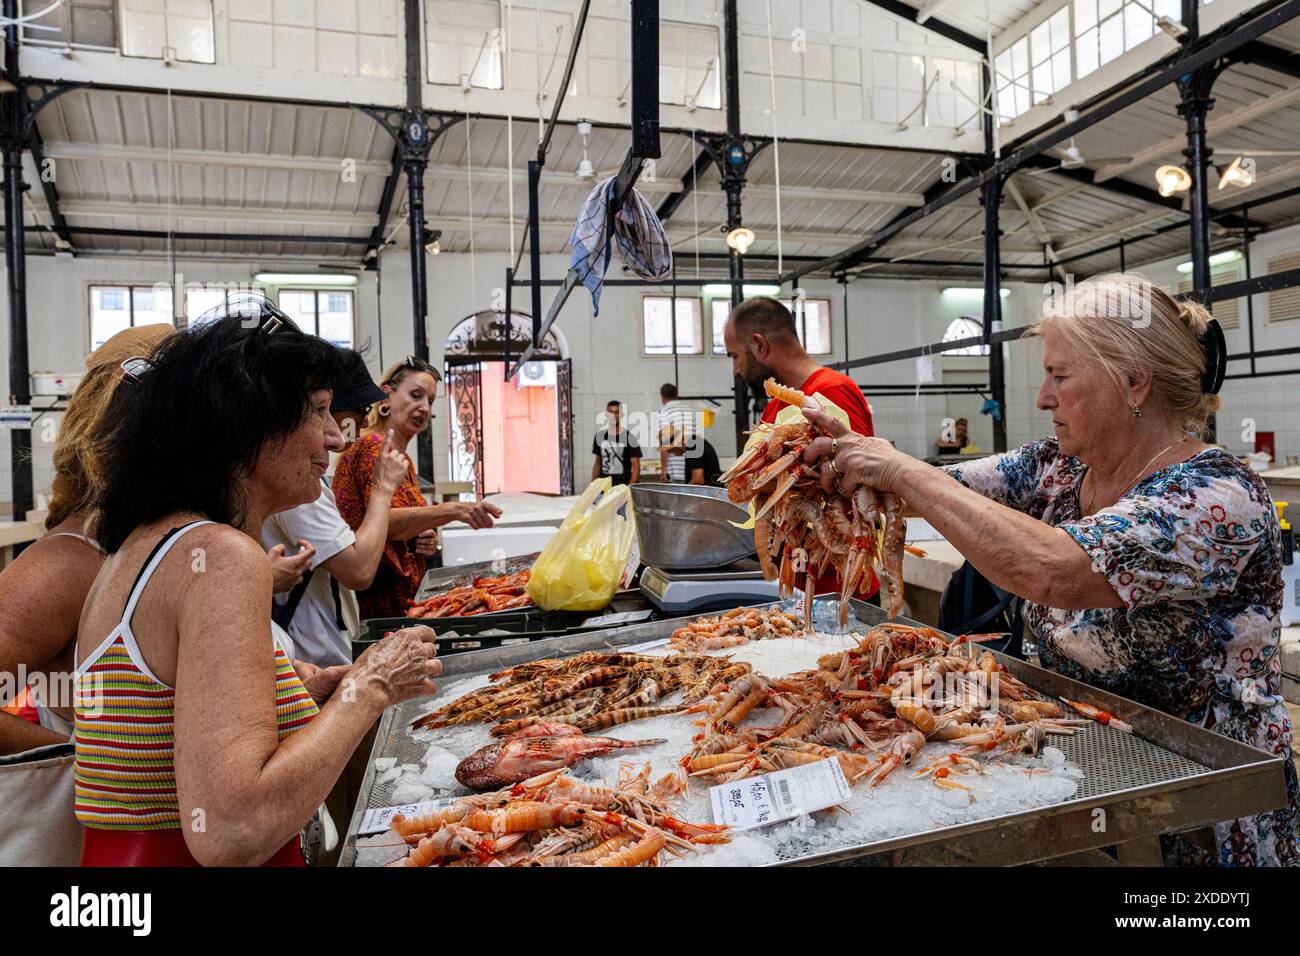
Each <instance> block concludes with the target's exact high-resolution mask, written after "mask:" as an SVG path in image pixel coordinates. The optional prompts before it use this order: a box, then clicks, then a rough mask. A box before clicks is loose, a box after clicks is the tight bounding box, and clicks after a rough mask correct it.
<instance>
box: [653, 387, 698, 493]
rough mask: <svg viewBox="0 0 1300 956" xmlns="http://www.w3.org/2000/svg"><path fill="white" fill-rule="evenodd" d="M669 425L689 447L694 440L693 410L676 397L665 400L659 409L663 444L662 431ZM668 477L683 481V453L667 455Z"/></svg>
mask: <svg viewBox="0 0 1300 956" xmlns="http://www.w3.org/2000/svg"><path fill="white" fill-rule="evenodd" d="M669 427H671V428H672V430H673V434H675V435H681V436H683V438H684V444H685V445H686V446H687V447H688V448H689V446H690V445H692V444H693V443H694V441H695V412H694V411H693V410H692V409H691V406H689V405H687V404H686V403H685V402H683V401H680V400H678V399H673V400H672V401H671V402H665V403H664V405H663V407H662V408H660V409H659V429H660V433H661V438H660V444H661V445H662V444H663V438H662V433H663V432H664V430H665V429H667V428H669ZM668 478H669V480H671V481H676V482H679V483H685V481H686V456H685V455H669V456H668Z"/></svg>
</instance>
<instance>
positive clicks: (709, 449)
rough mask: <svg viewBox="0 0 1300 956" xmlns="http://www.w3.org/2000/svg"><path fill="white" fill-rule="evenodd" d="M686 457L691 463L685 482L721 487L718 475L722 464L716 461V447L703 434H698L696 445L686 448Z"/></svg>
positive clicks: (720, 472)
mask: <svg viewBox="0 0 1300 956" xmlns="http://www.w3.org/2000/svg"><path fill="white" fill-rule="evenodd" d="M686 457H687V459H688V460H689V461H690V465H691V467H690V475H691V477H690V480H689V481H688V482H687V484H691V485H708V486H710V487H712V488H721V487H722V482H720V481H718V476H719V475H720V474H722V465H721V464H720V463H719V462H718V452H717V449H715V448H714V447H713V444H712V443H711V442H710V441H709V440H708V439H707V438H705V437H704V436H703V435H700V436H698V438H697V445H696V446H695V447H692V448H688V449H686Z"/></svg>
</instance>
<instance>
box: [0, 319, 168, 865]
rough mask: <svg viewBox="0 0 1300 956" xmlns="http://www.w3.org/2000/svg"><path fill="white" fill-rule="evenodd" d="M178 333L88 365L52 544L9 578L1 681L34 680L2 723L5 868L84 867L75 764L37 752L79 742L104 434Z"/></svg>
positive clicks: (115, 347)
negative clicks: (137, 372) (143, 363)
mask: <svg viewBox="0 0 1300 956" xmlns="http://www.w3.org/2000/svg"><path fill="white" fill-rule="evenodd" d="M174 333H175V329H173V328H172V327H171V326H170V325H144V326H137V327H133V328H129V329H125V330H123V331H121V332H119V333H117V334H116V335H114V336H113V337H112V338H110V339H109V340H108V341H107V342H105V343H104V344H103V345H101V346H100V347H99V348H97V349H96V350H95V351H93V352H91V353H90V355H89V356H88V357H87V358H86V374H85V376H84V377H83V378H82V380H81V383H80V384H79V385H78V386H77V390H76V391H75V392H74V393H73V395H72V398H71V399H70V400H69V401H68V407H67V410H66V411H65V412H64V413H63V420H62V421H61V422H60V423H59V431H58V439H57V441H56V442H55V445H54V455H53V465H54V481H53V486H52V488H51V489H50V502H49V506H48V509H47V512H46V516H45V535H44V536H43V537H41V538H39V539H37V540H36V541H35V542H33V543H32V544H31V545H29V546H28V547H27V548H25V549H24V550H23V552H22V553H21V554H20V555H18V557H16V558H14V560H13V561H11V562H10V563H9V565H8V566H7V567H5V569H4V571H3V573H0V672H3V673H5V674H9V675H14V676H15V677H17V676H18V675H22V674H24V673H25V674H26V677H27V683H26V685H25V686H23V687H20V688H18V692H17V695H16V696H15V697H14V698H13V699H12V700H9V701H6V702H4V708H3V711H0V754H4V755H13V756H14V759H13V760H12V761H11V762H9V763H7V764H6V765H5V766H4V767H3V769H0V865H5V866H76V864H77V860H78V859H79V858H80V855H81V827H80V825H79V824H78V823H77V819H76V816H75V815H74V813H73V806H72V800H73V787H72V758H71V755H70V754H57V755H56V754H55V753H54V752H52V751H48V750H45V749H41V750H40V751H39V753H38V752H36V751H37V750H38V748H48V747H50V746H51V745H55V744H67V742H68V739H69V738H70V737H71V736H72V720H73V716H74V715H73V710H72V703H73V702H72V700H71V699H69V698H70V696H71V689H72V681H71V675H72V671H73V668H74V663H73V648H74V646H75V644H76V639H77V623H78V621H79V620H80V619H81V612H82V608H83V606H84V604H85V601H86V595H87V593H89V591H90V587H91V584H92V583H93V582H94V580H95V576H96V575H97V574H99V570H100V568H101V567H102V566H103V564H104V553H103V551H102V550H101V549H100V547H99V544H98V543H97V542H96V541H95V539H94V538H93V537H92V536H91V532H90V529H89V528H88V527H87V522H88V519H89V514H90V504H91V497H92V493H93V485H94V482H95V480H96V478H97V475H98V471H99V454H100V446H101V443H102V441H103V432H104V429H105V426H106V423H107V422H109V421H111V417H112V416H111V409H112V407H113V404H114V401H115V399H116V398H117V395H118V393H119V391H120V390H121V389H122V388H123V387H125V385H124V383H129V381H130V378H129V376H128V375H127V373H126V372H125V371H124V370H123V368H122V365H123V363H124V362H128V361H129V360H131V359H135V358H147V357H148V356H149V355H151V354H152V353H153V350H154V348H155V347H156V346H157V345H158V343H159V342H161V341H163V340H164V339H165V338H166V337H167V336H169V335H172V334H174ZM18 755H24V756H18ZM25 755H30V757H28V756H25Z"/></svg>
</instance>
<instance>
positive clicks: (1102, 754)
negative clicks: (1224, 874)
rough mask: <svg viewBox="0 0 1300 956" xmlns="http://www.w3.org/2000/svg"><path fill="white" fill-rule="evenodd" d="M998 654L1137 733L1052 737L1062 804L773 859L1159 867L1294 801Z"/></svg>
mask: <svg viewBox="0 0 1300 956" xmlns="http://www.w3.org/2000/svg"><path fill="white" fill-rule="evenodd" d="M763 606H767V605H763ZM836 608H837V602H836V601H835V600H833V599H822V598H818V599H817V601H816V603H815V605H814V614H815V618H816V620H815V623H816V624H817V625H818V629H819V630H825V631H834V630H835V629H836V628H835V624H834V622H835V619H836ZM852 614H853V616H854V618H855V619H856V622H857V624H856V626H854V627H853V630H865V628H867V627H870V626H871V625H874V624H878V623H880V622H882V621H884V620H885V615H884V612H883V611H882V610H881V609H880V608H877V607H874V606H872V605H869V604H864V603H861V602H859V601H853V602H852ZM680 620H681V619H678V620H662V621H653V622H650V623H648V624H637V625H631V626H627V627H620V628H613V629H610V630H606V631H592V632H588V633H585V634H577V635H568V636H565V637H559V638H552V639H550V640H544V641H536V642H533V643H529V644H525V645H517V646H512V647H503V648H499V649H493V650H482V651H471V652H468V653H464V654H457V655H456V656H454V657H449V658H448V659H447V661H446V663H445V665H444V670H443V676H442V678H441V680H443V681H444V682H447V681H449V680H450V679H458V678H464V677H472V676H476V675H480V674H487V673H491V672H493V671H497V670H502V669H504V668H507V667H512V666H514V665H516V664H520V663H524V662H526V661H532V660H539V659H542V658H546V657H567V656H570V655H572V654H577V653H580V652H582V651H587V650H596V649H603V648H607V647H622V646H627V645H632V644H642V643H646V642H650V641H654V640H658V639H661V638H665V637H667V636H668V635H669V634H671V633H672V631H673V630H674V629H675V628H676V627H678V626H680ZM904 623H914V622H908V621H905V620H904ZM993 653H994V654H995V655H996V656H997V657H998V659H999V660H1000V661H1001V663H1003V664H1005V665H1006V666H1007V669H1008V671H1009V672H1010V673H1011V674H1012V675H1013V676H1015V677H1017V678H1019V679H1020V680H1022V681H1024V682H1025V683H1027V684H1028V685H1029V686H1030V687H1033V688H1034V689H1036V690H1038V691H1039V692H1041V693H1043V694H1045V695H1047V696H1049V697H1052V698H1058V697H1062V696H1064V697H1069V698H1070V699H1072V700H1081V701H1085V702H1087V703H1090V704H1092V705H1094V706H1096V707H1100V708H1102V709H1103V710H1107V711H1110V712H1111V713H1112V714H1114V715H1115V716H1116V717H1119V718H1121V719H1122V720H1124V721H1126V722H1128V723H1129V724H1131V725H1132V726H1133V729H1134V732H1133V733H1132V734H1126V733H1122V732H1120V731H1117V730H1114V729H1112V728H1110V727H1107V726H1103V725H1101V724H1092V725H1089V726H1087V727H1084V728H1081V730H1080V732H1079V733H1077V734H1075V735H1074V736H1071V737H1063V738H1054V739H1053V745H1054V746H1056V747H1059V748H1060V749H1061V750H1062V751H1063V752H1064V753H1065V756H1066V759H1067V760H1070V761H1072V762H1074V763H1075V764H1077V765H1078V766H1079V767H1080V769H1082V770H1083V772H1084V777H1083V779H1082V780H1081V781H1080V782H1079V789H1078V791H1077V792H1076V793H1075V795H1074V797H1073V798H1071V799H1070V800H1067V801H1064V802H1062V803H1058V804H1052V805H1049V806H1045V807H1038V808H1035V809H1032V810H1026V811H1022V812H1018V813H1011V814H1005V815H1002V816H994V817H989V818H987V819H983V820H977V821H974V822H970V823H963V824H960V825H957V826H950V827H942V828H938V829H933V830H929V831H924V832H920V833H914V834H910V835H907V836H902V837H897V838H893V839H888V840H881V841H878V842H874V843H865V844H858V845H845V846H841V847H836V848H833V849H830V850H821V851H818V852H811V851H809V849H807V848H801V847H800V846H799V845H798V844H797V842H795V841H794V840H787V841H786V842H785V843H783V844H782V845H781V846H780V847H779V848H778V855H779V856H780V857H781V858H782V862H781V863H780V864H776V865H783V866H790V865H798V866H814V865H821V864H831V863H843V862H849V861H852V863H854V864H855V865H868V866H880V865H911V866H918V865H919V866H959V865H983V866H1004V865H1017V864H1025V863H1034V862H1038V861H1040V860H1046V859H1051V858H1053V857H1058V856H1064V855H1067V854H1072V853H1080V852H1083V851H1088V850H1095V849H1097V848H1100V847H1107V846H1117V847H1119V856H1120V860H1121V862H1140V863H1154V864H1158V863H1159V855H1158V853H1159V847H1158V843H1157V841H1156V838H1157V837H1158V836H1159V835H1161V834H1167V833H1176V832H1182V831H1188V830H1195V829H1199V828H1201V827H1205V826H1209V825H1211V824H1213V823H1215V822H1218V821H1221V820H1228V819H1232V818H1235V817H1243V816H1251V815H1253V814H1257V813H1263V812H1265V811H1267V810H1274V809H1277V808H1279V807H1282V806H1284V805H1285V804H1286V800H1287V797H1286V787H1285V783H1284V779H1283V770H1282V758H1280V757H1276V756H1273V755H1271V754H1268V753H1266V752H1264V751H1262V750H1257V749H1256V748H1254V747H1251V746H1248V745H1246V744H1244V743H1240V742H1238V741H1235V740H1231V739H1229V738H1227V737H1223V736H1221V735H1219V734H1216V733H1213V732H1211V731H1208V730H1204V729H1202V728H1200V727H1196V726H1194V725H1192V724H1189V723H1187V722H1186V721H1183V720H1179V719H1178V718H1176V717H1172V716H1170V715H1168V714H1164V713H1161V712H1160V711H1157V710H1153V709H1152V708H1150V707H1145V706H1143V705H1142V704H1138V703H1135V702H1134V701H1131V700H1127V699H1125V698H1123V697H1118V696H1116V695H1114V694H1109V693H1107V692H1105V691H1102V690H1098V689H1097V688H1095V687H1091V686H1089V685H1087V684H1082V683H1079V682H1078V681H1074V680H1071V679H1070V678H1068V677H1063V676H1061V675H1060V674H1056V673H1053V672H1051V671H1047V670H1044V669H1042V668H1040V667H1037V666H1035V665H1033V664H1029V663H1027V662H1025V661H1020V660H1017V659H1015V658H1011V657H1007V656H1006V655H1003V654H997V652H993ZM429 708H430V700H429V699H427V698H423V699H417V700H412V701H407V702H406V703H404V704H401V705H399V706H397V707H392V708H389V710H388V711H387V712H386V713H385V714H384V716H383V718H382V719H381V721H380V724H379V729H378V734H377V736H376V740H375V747H374V750H373V752H372V754H371V761H370V766H369V767H368V768H367V770H366V775H365V778H364V780H363V782H362V788H361V799H360V801H359V803H358V806H357V809H356V812H355V814H354V815H353V818H352V821H351V823H350V825H349V828H348V836H347V840H346V843H345V845H344V849H343V853H342V856H341V857H340V861H339V865H340V866H351V865H353V864H354V861H355V858H356V849H355V846H356V839H357V836H356V833H357V829H358V827H359V826H360V823H361V819H362V817H363V816H364V814H365V812H366V811H367V810H369V809H371V808H374V807H385V806H391V805H392V804H393V800H392V792H391V791H392V785H391V784H383V785H378V784H376V776H377V775H376V773H375V759H377V758H379V757H396V758H397V762H398V763H418V762H420V760H421V759H422V757H423V755H424V753H425V751H426V750H427V748H428V744H427V742H419V741H416V740H414V739H413V738H412V737H411V735H410V732H409V731H410V726H411V722H412V721H413V720H415V719H416V718H417V717H419V716H420V715H421V714H424V713H427V712H428V710H429ZM1098 811H1101V812H1098Z"/></svg>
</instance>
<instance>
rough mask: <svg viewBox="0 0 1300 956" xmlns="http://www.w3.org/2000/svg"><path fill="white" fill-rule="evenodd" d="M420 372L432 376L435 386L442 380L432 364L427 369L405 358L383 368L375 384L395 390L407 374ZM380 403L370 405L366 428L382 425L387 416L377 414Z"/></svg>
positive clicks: (380, 427)
mask: <svg viewBox="0 0 1300 956" xmlns="http://www.w3.org/2000/svg"><path fill="white" fill-rule="evenodd" d="M421 374H423V375H431V376H433V381H434V385H435V387H436V386H437V383H438V382H441V381H442V376H441V375H440V374H439V373H438V370H437V369H436V368H434V367H433V366H429V367H428V368H427V369H424V368H417V367H415V366H413V365H412V364H411V360H410V359H409V358H407V359H405V360H403V361H401V362H394V363H393V364H392V365H390V366H388V368H386V369H385V370H384V376H383V378H381V379H380V380H379V381H378V382H377V383H376V384H378V385H379V387H380V388H384V387H385V386H387V387H389V388H391V389H392V390H393V391H397V389H398V387H399V386H400V385H401V384H402V382H404V381H406V379H407V378H408V377H409V376H411V375H421ZM382 404H383V402H376V403H375V404H374V405H372V406H371V407H370V414H368V415H367V416H366V428H369V429H371V430H375V429H382V428H383V427H384V425H383V421H384V418H385V417H387V416H384V415H380V414H379V406H380V405H382Z"/></svg>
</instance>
